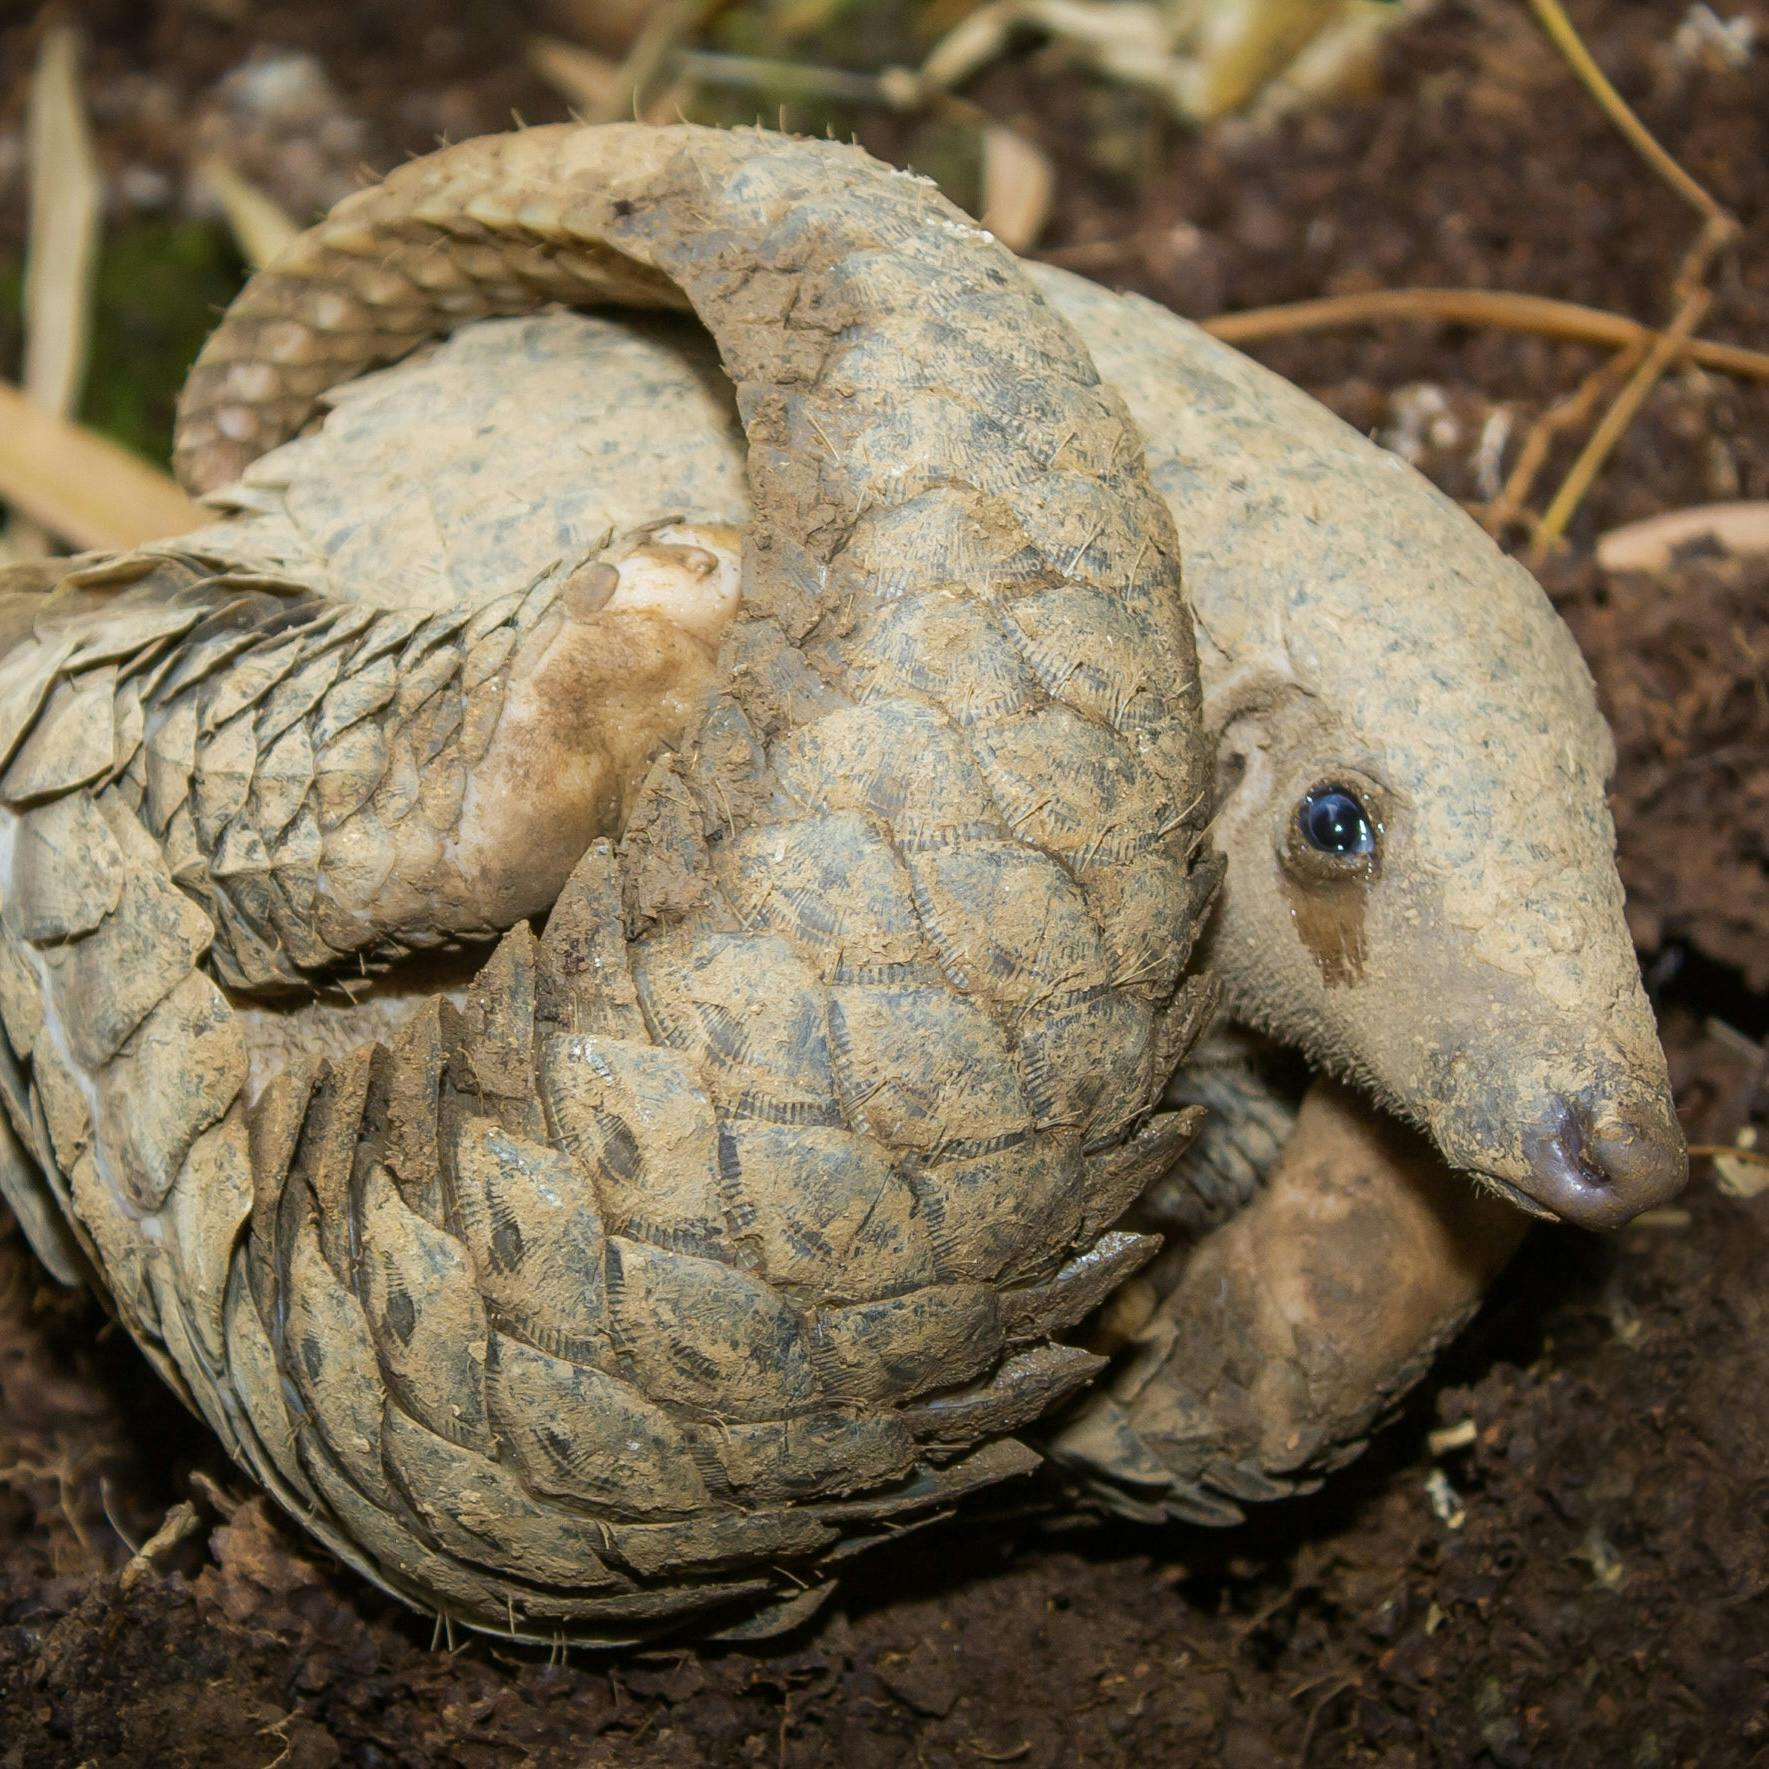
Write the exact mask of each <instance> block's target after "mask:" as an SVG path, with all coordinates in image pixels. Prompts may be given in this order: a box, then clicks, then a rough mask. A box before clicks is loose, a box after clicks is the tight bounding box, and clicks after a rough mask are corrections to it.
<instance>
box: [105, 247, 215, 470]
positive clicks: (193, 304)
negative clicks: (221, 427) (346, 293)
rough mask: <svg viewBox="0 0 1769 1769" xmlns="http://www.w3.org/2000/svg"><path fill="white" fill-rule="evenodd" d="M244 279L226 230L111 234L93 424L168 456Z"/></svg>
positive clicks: (144, 451) (152, 453)
mask: <svg viewBox="0 0 1769 1769" xmlns="http://www.w3.org/2000/svg"><path fill="white" fill-rule="evenodd" d="M244 280H245V267H244V266H243V265H242V264H241V262H240V257H239V253H238V252H237V251H236V250H235V248H234V244H233V240H232V238H231V236H230V235H229V234H228V233H227V231H226V229H225V228H222V227H220V226H211V225H208V224H205V223H192V222H162V221H144V222H136V223H133V224H132V225H131V226H130V227H128V228H127V229H126V230H124V231H122V232H120V233H118V234H116V235H114V236H112V237H110V238H108V239H106V240H105V242H104V245H103V248H102V250H101V251H100V253H99V261H98V281H97V288H96V291H95V301H96V311H95V314H94V320H93V328H92V367H91V370H90V372H89V373H88V375H87V377H86V397H85V401H84V404H83V408H82V412H81V415H82V417H83V418H84V419H85V421H86V422H87V423H89V424H91V425H92V426H93V427H94V428H95V429H98V430H102V431H103V432H104V433H105V434H106V435H107V436H113V437H115V438H116V440H117V441H118V442H121V443H125V444H126V445H127V446H128V447H130V448H133V449H136V450H138V451H139V452H140V453H142V454H144V455H147V456H148V457H149V458H150V459H152V460H156V461H163V460H165V459H167V458H168V456H169V455H170V454H171V450H172V409H173V404H174V401H175V400H176V399H177V397H178V389H179V387H180V386H181V385H182V384H183V382H184V376H185V372H186V371H187V370H188V369H189V367H190V364H191V359H192V358H193V357H194V356H195V355H196V353H197V350H198V349H199V347H200V346H201V344H202V342H203V340H204V338H206V337H207V336H208V335H209V332H210V331H211V330H212V329H213V327H214V324H215V321H216V318H217V317H218V316H219V314H220V312H221V309H222V308H223V307H225V306H226V305H227V303H228V302H229V301H231V300H232V299H233V297H234V295H235V294H236V293H237V292H238V290H239V287H240V284H241V283H242V282H243V281H244Z"/></svg>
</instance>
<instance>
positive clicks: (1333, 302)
mask: <svg viewBox="0 0 1769 1769" xmlns="http://www.w3.org/2000/svg"><path fill="white" fill-rule="evenodd" d="M1050 256H1051V257H1053V258H1060V257H1061V256H1062V255H1061V254H1057V253H1052V254H1050ZM1391 319H1402V320H1417V321H1421V322H1424V323H1428V324H1434V325H1458V326H1486V327H1490V328H1492V329H1493V330H1496V331H1503V332H1528V333H1532V334H1534V335H1535V336H1537V337H1543V338H1563V339H1565V340H1566V341H1567V342H1569V343H1575V344H1598V345H1603V346H1605V347H1607V348H1610V349H1624V348H1626V347H1628V346H1630V345H1638V346H1639V347H1641V348H1642V349H1646V348H1650V347H1651V346H1652V345H1653V344H1654V343H1655V342H1656V341H1657V340H1658V339H1660V338H1661V337H1663V336H1665V335H1666V334H1664V333H1661V332H1657V331H1655V330H1654V329H1653V328H1652V327H1651V326H1646V325H1642V324H1641V323H1640V321H1638V320H1635V319H1629V318H1628V317H1627V315H1626V314H1621V313H1608V312H1605V311H1604V310H1603V309H1602V308H1601V307H1586V306H1583V305H1582V304H1581V303H1579V302H1577V301H1556V300H1553V299H1551V298H1549V297H1548V296H1545V295H1517V294H1511V293H1508V292H1506V291H1505V290H1502V289H1374V290H1370V291H1368V292H1365V293H1360V294H1355V295H1326V296H1323V297H1321V298H1320V299H1319V300H1314V301H1289V302H1285V303H1284V304H1283V305H1281V306H1277V307H1250V308H1247V309H1245V310H1244V311H1243V312H1240V313H1219V314H1217V315H1215V316H1214V317H1213V318H1211V319H1207V320H1205V321H1204V322H1203V325H1204V329H1205V331H1207V332H1209V333H1210V334H1211V336H1213V337H1217V338H1221V339H1222V340H1223V341H1224V343H1228V344H1252V343H1259V342H1261V341H1262V340H1264V339H1266V338H1276V337H1284V336H1288V335H1290V334H1292V333H1296V332H1318V331H1329V330H1332V329H1334V328H1337V327H1340V326H1358V325H1372V324H1375V323H1377V322H1379V321H1382V320H1391ZM1677 355H1678V356H1679V357H1681V358H1683V359H1686V360H1687V361H1690V362H1693V363H1696V364H1698V365H1699V366H1700V367H1702V368H1711V369H1719V370H1722V371H1725V372H1728V373H1731V374H1736V375H1743V376H1748V377H1750V378H1751V379H1754V380H1769V351H1763V350H1748V349H1746V348H1745V347H1744V346H1743V345H1739V344H1722V343H1718V342H1716V341H1715V340H1713V339H1709V338H1688V339H1683V340H1681V341H1680V342H1679V344H1678V349H1677Z"/></svg>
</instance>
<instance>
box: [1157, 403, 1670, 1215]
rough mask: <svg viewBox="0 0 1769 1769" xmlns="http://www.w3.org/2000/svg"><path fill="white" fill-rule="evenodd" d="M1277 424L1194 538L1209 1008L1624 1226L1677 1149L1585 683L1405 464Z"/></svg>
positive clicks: (1481, 1156) (1553, 633) (1471, 1163)
mask: <svg viewBox="0 0 1769 1769" xmlns="http://www.w3.org/2000/svg"><path fill="white" fill-rule="evenodd" d="M1290 441H1291V447H1290V449H1289V450H1288V451H1286V454H1285V456H1284V458H1282V459H1279V460H1272V461H1267V462H1264V463H1262V466H1261V470H1260V472H1259V474H1258V476H1257V477H1252V476H1249V477H1248V478H1247V479H1246V480H1245V481H1244V484H1243V491H1242V494H1241V497H1242V505H1243V507H1242V509H1241V510H1240V511H1239V512H1237V513H1233V514H1224V516H1223V520H1222V522H1221V523H1219V524H1218V525H1216V526H1215V527H1214V528H1213V529H1212V532H1211V534H1210V537H1209V544H1208V548H1207V550H1206V549H1205V548H1200V549H1196V550H1194V551H1193V552H1192V553H1191V554H1189V555H1188V574H1187V577H1188V586H1189V589H1190V592H1191V596H1192V599H1193V603H1194V606H1195V608H1196V610H1197V614H1198V621H1199V628H1200V635H1201V638H1202V640H1203V651H1204V664H1203V669H1204V685H1205V700H1206V710H1207V716H1208V717H1209V720H1210V722H1211V724H1212V725H1213V726H1214V727H1216V728H1217V729H1218V730H1219V731H1220V748H1219V783H1220V790H1221V812H1220V821H1219V824H1218V834H1219V839H1220V841H1221V844H1222V847H1223V849H1224V851H1225V853H1226V854H1227V857H1228V873H1227V878H1226V881H1225V887H1224V891H1223V901H1222V905H1221V909H1220V911H1219V922H1218V925H1217V927H1216V929H1215V933H1214V937H1213V950H1212V958H1213V961H1214V962H1215V964H1216V965H1217V967H1218V968H1219V970H1220V971H1221V973H1222V975H1223V977H1224V979H1225V981H1226V983H1227V985H1228V991H1229V997H1230V1002H1231V1005H1232V1007H1233V1008H1234V1009H1235V1010H1236V1011H1237V1012H1238V1013H1239V1015H1240V1016H1241V1017H1242V1018H1245V1019H1247V1020H1249V1021H1251V1022H1253V1023H1254V1024H1256V1025H1259V1026H1261V1027H1263V1028H1265V1029H1267V1030H1269V1031H1271V1032H1273V1033H1274V1034H1276V1035H1277V1036H1279V1037H1282V1038H1284V1039H1285V1040H1287V1041H1289V1042H1293V1043H1295V1044H1298V1045H1300V1046H1301V1047H1302V1048H1303V1049H1304V1050H1305V1051H1307V1052H1308V1053H1309V1054H1310V1055H1311V1057H1313V1058H1314V1060H1315V1061H1317V1062H1318V1063H1319V1064H1320V1065H1321V1066H1322V1067H1324V1068H1326V1069H1328V1070H1329V1071H1332V1072H1334V1073H1337V1074H1339V1075H1341V1076H1343V1077H1346V1078H1348V1079H1352V1080H1355V1081H1357V1082H1359V1083H1361V1084H1362V1085H1363V1086H1365V1087H1366V1088H1367V1089H1368V1090H1369V1091H1370V1092H1372V1093H1373V1094H1374V1095H1375V1096H1376V1097H1377V1099H1378V1100H1380V1101H1381V1102H1382V1103H1383V1104H1385V1105H1386V1106H1388V1107H1389V1108H1390V1109H1391V1110H1393V1111H1395V1112H1397V1113H1399V1114H1400V1115H1401V1116H1403V1117H1405V1118H1407V1119H1409V1120H1411V1121H1412V1122H1414V1123H1416V1124H1419V1125H1420V1126H1422V1127H1423V1128H1424V1129H1425V1130H1427V1131H1428V1132H1429V1133H1430V1135H1431V1136H1432V1138H1433V1139H1434V1140H1435V1142H1436V1143H1437V1146H1438V1148H1439V1149H1440V1150H1441V1152H1442V1153H1443V1155H1444V1156H1445V1157H1446V1158H1447V1159H1448V1160H1449V1161H1450V1163H1451V1164H1452V1165H1454V1166H1456V1167H1459V1168H1463V1169H1466V1170H1468V1171H1469V1172H1471V1173H1472V1174H1474V1175H1475V1176H1477V1178H1479V1179H1481V1180H1483V1181H1485V1182H1486V1183H1487V1184H1489V1185H1490V1186H1492V1187H1493V1188H1495V1189H1497V1190H1499V1191H1501V1192H1503V1193H1504V1194H1506V1195H1507V1196H1509V1197H1510V1198H1511V1199H1512V1200H1513V1201H1514V1202H1516V1203H1518V1204H1519V1205H1521V1206H1522V1207H1523V1208H1525V1209H1529V1210H1533V1211H1535V1212H1537V1213H1539V1214H1544V1215H1552V1216H1556V1217H1560V1218H1563V1219H1564V1220H1566V1221H1568V1222H1573V1223H1577V1224H1581V1225H1583V1226H1586V1227H1592V1228H1606V1227H1613V1226H1614V1225H1616V1224H1618V1223H1621V1222H1625V1221H1627V1220H1628V1219H1629V1218H1630V1217H1632V1216H1634V1215H1637V1214H1638V1213H1639V1212H1640V1211H1642V1210H1644V1209H1647V1208H1649V1207H1651V1206H1653V1205H1655V1204H1659V1203H1662V1202H1663V1201H1664V1200H1665V1199H1667V1198H1669V1197H1671V1196H1673V1195H1674V1194H1675V1193H1676V1192H1677V1191H1678V1190H1679V1189H1680V1188H1681V1186H1682V1184H1683V1182H1684V1179H1685V1177H1686V1174H1687V1156H1686V1152H1685V1148H1684V1143H1683V1138H1682V1134H1681V1132H1680V1130H1679V1128H1678V1125H1677V1120H1676V1115H1675V1112H1674V1109H1673V1106H1672V1102H1671V1091H1670V1083H1669V1079H1668V1076H1667V1073H1666V1068H1665V1059H1664V1053H1663V1050H1662V1048H1661V1046H1660V1044H1659V1040H1658V1034H1657V1029H1656V1026H1655V1024H1654V1020H1653V1015H1652V1011H1651V1008H1650V1007H1649V1005H1648V1003H1647V1000H1646V996H1645V992H1644V990H1643V989H1642V987H1641V982H1640V973H1639V968H1638V965H1637V962H1636V959H1635V954H1634V949H1633V944H1632V941H1631V940H1630V938H1629V934H1628V928H1627V924H1626V922H1625V920H1624V918H1623V913H1622V887H1621V881H1620V879H1619V877H1618V875H1617V872H1616V865H1615V831H1614V826H1613V824H1612V822H1611V819H1610V814H1609V809H1608V805H1607V802H1606V797H1605V793H1606V787H1607V783H1608V780H1609V776H1610V773H1611V770H1612V768H1613V765H1614V759H1615V752H1614V745H1613V743H1612V741H1611V738H1610V735H1609V731H1608V728H1607V726H1606V725H1605V724H1604V721H1603V718H1602V716H1601V714H1600V713H1599V711H1598V707H1597V700H1596V695H1595V691H1594V689H1593V686H1592V682H1591V678H1590V674H1589V672H1588V671H1587V670H1586V668H1585V665H1584V662H1583V660H1582V658H1581V657H1580V655H1579V652H1578V649H1577V647H1576V645H1575V644H1574V642H1573V639H1572V636H1571V634H1570V633H1569V632H1568V631H1567V629H1566V627H1565V626H1564V624H1563V623H1562V622H1561V620H1560V619H1559V617H1558V616H1557V615H1556V614H1555V612H1554V610H1553V609H1552V607H1551V606H1550V604H1549V602H1548V599H1547V597H1546V596H1545V595H1544V594H1543V592H1542V590H1541V588H1540V586H1539V585H1537V583H1536V582H1535V580H1534V579H1533V578H1532V577H1531V576H1530V575H1529V574H1528V573H1527V572H1526V571H1525V570H1523V568H1522V567H1521V566H1519V565H1518V564H1516V563H1515V562H1514V561H1512V560H1510V559H1508V558H1506V557H1505V556H1504V555H1503V554H1502V553H1501V552H1500V551H1499V550H1498V548H1497V547H1495V546H1494V545H1493V544H1492V543H1491V542H1490V541H1489V540H1488V538H1487V537H1486V536H1485V535H1484V534H1483V533H1482V532H1481V531H1480V530H1479V528H1478V527H1476V525H1475V524H1474V523H1473V522H1471V521H1470V520H1469V519H1468V518H1467V517H1466V516H1465V515H1464V514H1463V513H1462V511H1460V510H1459V509H1458V508H1457V507H1456V506H1455V505H1454V504H1453V503H1451V502H1450V501H1449V500H1448V499H1447V498H1444V497H1443V496H1441V495H1440V494H1439V493H1438V492H1437V491H1436V490H1435V489H1433V488H1432V487H1431V486H1430V485H1428V484H1427V483H1426V481H1425V480H1424V479H1423V478H1421V477H1420V476H1419V475H1418V474H1417V473H1415V472H1413V470H1412V469H1411V468H1409V467H1408V466H1406V465H1405V463H1403V462H1402V461H1400V460H1399V459H1397V458H1396V457H1394V456H1392V455H1389V454H1386V453H1383V452H1382V451H1380V450H1378V449H1376V448H1374V447H1372V446H1371V445H1370V444H1369V443H1367V442H1365V441H1364V439H1362V438H1361V437H1358V436H1356V435H1354V434H1353V433H1352V432H1350V431H1349V430H1346V429H1344V427H1343V426H1339V425H1337V424H1336V422H1332V423H1331V427H1330V428H1329V427H1328V425H1325V424H1323V425H1321V426H1319V427H1318V430H1317V433H1316V434H1315V435H1312V436H1310V437H1308V438H1306V439H1305V445H1304V446H1297V442H1298V439H1297V438H1296V437H1295V436H1294V434H1293V433H1292V434H1291V437H1290ZM1255 488H1256V489H1255ZM1183 508H1184V506H1183V505H1181V509H1182V510H1183Z"/></svg>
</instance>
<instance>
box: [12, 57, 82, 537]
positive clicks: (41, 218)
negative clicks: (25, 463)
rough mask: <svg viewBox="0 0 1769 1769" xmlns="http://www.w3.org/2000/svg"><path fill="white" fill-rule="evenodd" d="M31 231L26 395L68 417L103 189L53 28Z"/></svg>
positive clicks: (41, 64) (21, 533)
mask: <svg viewBox="0 0 1769 1769" xmlns="http://www.w3.org/2000/svg"><path fill="white" fill-rule="evenodd" d="M27 146H28V152H29V157H30V168H31V174H30V177H31V182H30V207H31V218H30V235H29V241H28V245H27V248H26V258H25V348H24V386H25V392H26V393H27V394H28V395H29V397H30V398H31V399H32V400H34V401H35V402H36V403H37V404H38V405H40V406H41V407H43V409H44V410H46V411H48V412H52V413H55V414H57V415H58V416H62V417H66V416H68V415H70V414H71V413H72V412H73V411H74V409H75V408H76V407H77V406H78V404H79V401H80V390H81V388H82V387H83V386H84V384H85V380H86V363H87V356H88V352H89V349H90V345H91V338H92V279H93V273H94V271H95V269H96V266H97V258H98V225H99V209H100V203H101V201H102V197H103V186H102V184H101V183H100V180H99V174H98V164H97V160H96V157H95V155H94V153H93V149H92V134H91V131H90V129H89V128H88V127H87V123H86V115H85V110H84V108H83V106H82V104H81V102H80V78H79V42H78V39H77V37H76V35H75V33H74V31H73V30H72V29H71V28H70V27H68V26H66V25H58V26H56V27H55V28H54V29H52V30H50V31H49V32H48V33H47V35H46V36H45V37H44V39H43V48H42V52H41V54H40V55H39V57H38V60H37V70H36V74H35V76H34V77H33V79H32V82H31V97H30V115H29V120H28V123H27ZM8 540H9V542H10V546H11V550H12V551H13V553H14V554H15V555H17V556H20V557H26V558H29V557H33V556H39V555H41V554H43V553H45V552H47V551H48V549H49V537H48V536H47V535H46V534H45V533H44V532H43V531H42V530H41V529H40V528H39V527H37V526H36V525H34V524H32V523H31V522H29V521H28V520H26V521H23V522H20V521H14V523H13V524H12V527H11V532H10V533H9V535H8Z"/></svg>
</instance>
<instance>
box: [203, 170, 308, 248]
mask: <svg viewBox="0 0 1769 1769" xmlns="http://www.w3.org/2000/svg"><path fill="white" fill-rule="evenodd" d="M197 177H198V178H199V179H200V180H201V181H202V182H203V184H205V185H206V186H207V187H208V189H209V191H210V193H211V194H212V195H213V196H214V198H215V200H216V202H218V203H219V204H220V205H221V212H222V214H224V215H225V216H226V217H227V225H228V227H229V228H230V229H231V230H232V233H233V237H234V243H235V244H236V245H237V246H238V247H239V249H240V256H241V257H242V258H244V259H245V261H246V262H247V263H248V264H249V265H250V266H251V267H252V268H253V269H254V270H261V269H262V268H263V267H264V266H265V265H266V264H268V263H269V262H270V261H271V259H272V258H274V257H275V256H276V255H277V253H279V252H280V251H281V250H282V249H283V247H284V246H286V245H287V244H288V243H289V241H290V240H292V239H293V238H294V237H295V235H296V234H298V233H299V232H300V231H301V229H300V228H299V227H298V226H297V225H296V223H295V222H294V221H292V220H291V219H290V218H289V215H288V213H287V211H286V210H284V209H283V207H282V205H281V204H280V203H278V202H277V201H276V199H275V198H274V197H271V196H269V195H267V194H266V193H265V192H264V191H261V190H260V189H259V188H258V187H257V185H255V184H253V183H251V182H250V180H248V179H247V178H246V177H245V176H244V175H243V174H242V173H241V172H240V171H239V169H238V168H237V167H236V166H235V165H234V164H233V162H232V161H231V160H228V159H227V158H225V157H224V156H223V155H221V154H211V155H210V156H209V157H208V158H207V159H205V160H204V161H202V163H201V164H200V165H199V166H198V167H197Z"/></svg>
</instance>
